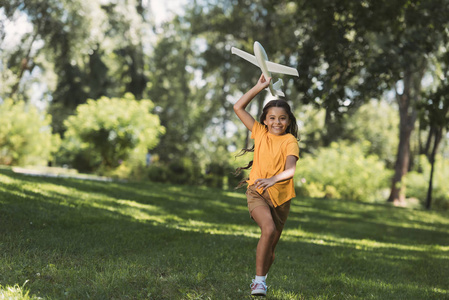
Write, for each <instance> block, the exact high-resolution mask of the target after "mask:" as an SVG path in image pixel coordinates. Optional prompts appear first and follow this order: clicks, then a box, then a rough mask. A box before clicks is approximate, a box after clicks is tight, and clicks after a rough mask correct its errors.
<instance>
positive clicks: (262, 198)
mask: <svg viewBox="0 0 449 300" xmlns="http://www.w3.org/2000/svg"><path fill="white" fill-rule="evenodd" d="M246 199H247V201H248V210H249V215H250V217H251V218H252V215H251V213H252V212H253V210H254V209H255V208H256V207H258V206H265V207H268V208H270V211H271V216H272V217H273V221H274V224H275V225H276V229H277V230H279V231H280V230H282V229H283V228H284V225H285V222H286V221H287V217H288V213H289V212H290V203H291V200H288V201H287V202H285V203H284V204H282V205H280V206H278V207H274V205H273V202H272V201H271V198H270V194H268V191H266V190H265V191H263V193H262V194H259V192H257V190H256V188H255V187H254V185H250V186H248V189H247V190H246Z"/></svg>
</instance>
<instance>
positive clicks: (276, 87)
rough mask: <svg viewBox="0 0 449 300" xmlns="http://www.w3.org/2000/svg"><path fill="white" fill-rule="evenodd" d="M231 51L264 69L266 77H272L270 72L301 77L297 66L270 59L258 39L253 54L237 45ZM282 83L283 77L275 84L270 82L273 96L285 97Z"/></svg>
mask: <svg viewBox="0 0 449 300" xmlns="http://www.w3.org/2000/svg"><path fill="white" fill-rule="evenodd" d="M231 52H232V54H236V55H238V56H240V57H241V58H243V59H246V60H247V61H249V62H250V63H252V64H254V65H256V66H258V67H259V68H260V69H261V70H262V73H263V75H264V76H265V78H268V77H271V73H270V72H273V73H280V74H288V75H293V76H298V77H299V74H298V70H296V69H295V68H291V67H287V66H284V65H280V64H277V63H274V62H271V61H268V56H267V53H266V52H265V49H264V48H263V47H262V45H261V44H260V43H259V42H257V41H256V42H254V55H251V54H249V53H248V52H245V51H242V50H240V49H237V48H235V47H232V48H231ZM282 85H283V82H282V79H279V80H278V81H277V82H276V83H275V84H273V82H270V86H269V87H268V88H269V89H270V92H271V94H272V95H273V96H276V95H278V96H282V97H284V96H285V95H284V93H283V92H282V90H281V87H282Z"/></svg>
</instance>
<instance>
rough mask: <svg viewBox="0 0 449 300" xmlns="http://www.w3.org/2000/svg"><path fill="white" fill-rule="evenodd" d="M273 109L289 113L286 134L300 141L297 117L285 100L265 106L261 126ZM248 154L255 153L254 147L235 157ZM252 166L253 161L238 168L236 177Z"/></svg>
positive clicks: (273, 101)
mask: <svg viewBox="0 0 449 300" xmlns="http://www.w3.org/2000/svg"><path fill="white" fill-rule="evenodd" d="M272 107H281V108H283V109H284V110H285V112H286V113H287V115H288V118H289V120H290V124H289V125H288V127H287V129H286V130H285V132H286V133H290V134H292V135H293V136H294V137H295V138H296V139H297V140H298V141H299V140H300V135H299V132H298V124H296V118H295V115H294V114H293V113H292V110H291V108H290V105H289V104H288V103H287V101H285V100H282V99H278V100H271V101H270V102H268V103H267V104H266V105H265V106H264V108H263V110H262V114H261V115H260V117H259V122H260V124H263V125H265V124H264V121H265V119H266V118H267V114H268V110H269V109H270V108H272ZM265 127H267V125H265ZM248 152H254V145H253V146H252V147H251V148H243V149H242V150H241V151H240V152H239V153H238V154H237V155H236V156H235V157H239V156H242V155H244V154H246V153H248ZM252 166H253V161H250V162H249V163H248V164H247V165H246V166H244V167H238V168H237V169H235V172H234V175H235V176H238V175H240V173H242V171H243V170H249V169H251V167H252ZM247 180H248V178H245V179H243V180H242V181H240V182H239V184H238V185H237V187H236V188H239V187H241V186H242V185H243V184H244V183H245V182H246V181H247Z"/></svg>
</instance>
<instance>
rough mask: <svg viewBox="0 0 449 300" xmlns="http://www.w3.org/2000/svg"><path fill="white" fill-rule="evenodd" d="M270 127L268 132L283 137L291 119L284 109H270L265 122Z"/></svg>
mask: <svg viewBox="0 0 449 300" xmlns="http://www.w3.org/2000/svg"><path fill="white" fill-rule="evenodd" d="M263 123H264V124H265V125H267V127H268V132H269V133H271V134H274V135H283V134H285V131H286V130H287V127H288V126H289V125H290V118H289V117H288V114H287V112H286V111H285V109H283V108H282V107H272V108H270V109H268V113H267V116H266V118H265V120H264V121H263Z"/></svg>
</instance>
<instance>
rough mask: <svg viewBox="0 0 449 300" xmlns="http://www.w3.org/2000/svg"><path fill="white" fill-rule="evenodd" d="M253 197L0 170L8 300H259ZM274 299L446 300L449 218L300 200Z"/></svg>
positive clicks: (3, 280) (0, 240) (0, 233)
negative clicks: (254, 286)
mask: <svg viewBox="0 0 449 300" xmlns="http://www.w3.org/2000/svg"><path fill="white" fill-rule="evenodd" d="M258 235H259V233H258V228H257V225H256V224H255V223H253V221H252V220H251V219H250V218H249V216H248V212H247V210H246V199H245V195H244V191H243V190H240V191H239V192H228V191H221V190H217V189H208V188H201V187H188V186H175V185H165V184H155V183H118V182H97V181H83V180H79V179H68V178H42V177H31V176H25V175H20V174H15V173H13V172H12V171H11V170H9V169H5V168H3V169H0V299H9V297H11V298H12V299H36V298H38V297H40V298H43V299H250V298H251V297H250V296H249V284H250V282H251V279H252V278H253V276H254V269H255V268H254V259H255V249H256V244H257V241H258ZM268 285H269V295H268V297H267V299H407V300H408V299H449V213H447V212H434V211H430V212H428V211H424V210H411V209H404V208H396V207H392V206H389V205H386V204H385V205H384V204H366V203H354V202H347V201H333V200H323V199H303V198H297V199H295V200H294V202H293V205H292V210H291V214H290V218H289V220H288V221H287V225H286V228H285V231H284V234H283V237H282V238H281V241H280V243H279V245H278V250H277V258H276V261H275V263H274V264H273V266H272V268H271V271H270V273H269V276H268Z"/></svg>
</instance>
